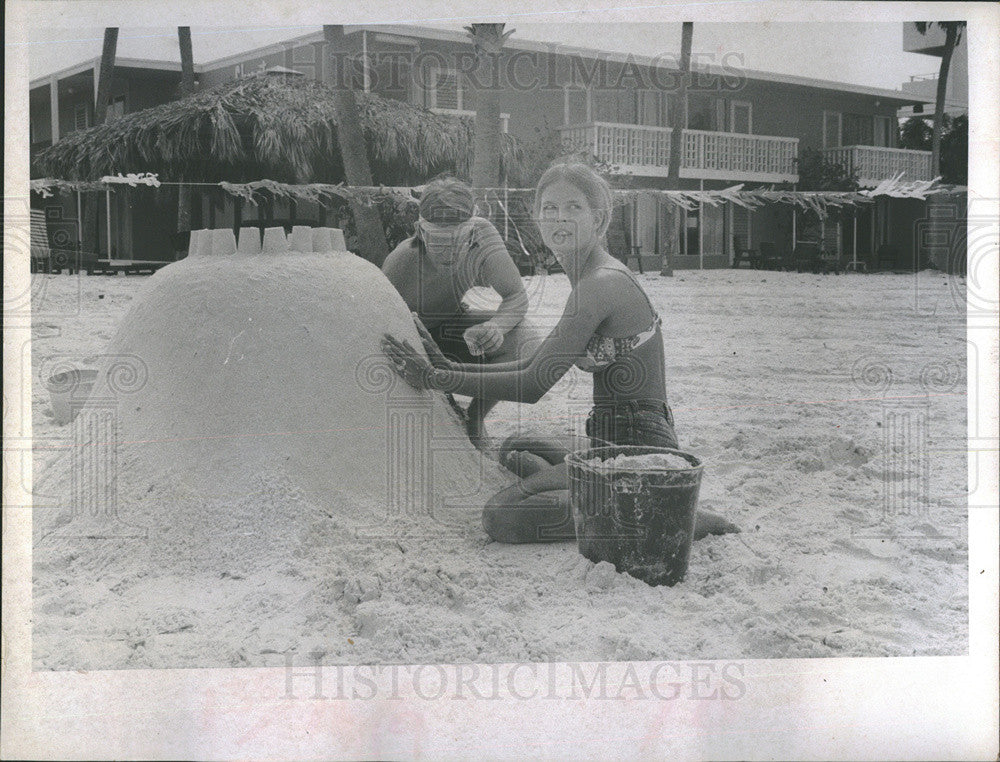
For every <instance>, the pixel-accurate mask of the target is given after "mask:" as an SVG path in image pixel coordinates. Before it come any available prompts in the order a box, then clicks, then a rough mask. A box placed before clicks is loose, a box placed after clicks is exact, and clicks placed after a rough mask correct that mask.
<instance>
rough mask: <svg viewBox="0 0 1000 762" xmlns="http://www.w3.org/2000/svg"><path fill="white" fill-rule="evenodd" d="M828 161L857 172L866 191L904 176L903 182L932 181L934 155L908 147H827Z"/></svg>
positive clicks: (859, 180)
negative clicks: (883, 182)
mask: <svg viewBox="0 0 1000 762" xmlns="http://www.w3.org/2000/svg"><path fill="white" fill-rule="evenodd" d="M823 153H824V155H825V156H826V159H827V161H832V162H835V163H837V164H840V165H841V166H843V167H844V168H845V169H846V170H847V171H848V172H853V173H856V174H857V176H858V183H859V184H860V185H861V187H862V188H874V187H875V186H876V185H878V184H879V183H880V182H882V181H883V180H888V179H889V178H892V177H895V176H896V175H898V174H899V173H900V172H902V173H903V180H906V181H908V182H913V181H916V180H931V179H933V177H934V175H933V173H932V172H931V152H930V151H911V150H909V149H906V148H882V147H880V146H844V147H843V148H827V149H826V150H825V151H824V152H823Z"/></svg>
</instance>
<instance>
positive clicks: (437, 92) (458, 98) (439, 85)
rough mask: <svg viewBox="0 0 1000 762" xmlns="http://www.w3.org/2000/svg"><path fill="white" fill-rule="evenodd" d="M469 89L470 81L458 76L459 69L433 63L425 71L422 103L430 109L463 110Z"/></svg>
mask: <svg viewBox="0 0 1000 762" xmlns="http://www.w3.org/2000/svg"><path fill="white" fill-rule="evenodd" d="M467 89H468V83H467V82H465V81H464V79H463V78H460V77H459V76H458V71H456V70H455V69H442V68H440V67H438V66H437V65H436V64H431V65H430V66H429V67H428V68H427V70H426V71H425V73H424V88H423V104H422V105H423V106H424V108H429V109H442V110H446V111H462V110H463V108H462V107H463V105H464V103H463V96H465V95H467V93H466V92H465V91H466V90H467Z"/></svg>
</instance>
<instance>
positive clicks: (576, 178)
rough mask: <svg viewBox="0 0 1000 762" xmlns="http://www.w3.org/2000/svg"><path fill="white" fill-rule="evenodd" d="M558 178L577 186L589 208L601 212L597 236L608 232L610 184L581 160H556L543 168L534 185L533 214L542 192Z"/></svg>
mask: <svg viewBox="0 0 1000 762" xmlns="http://www.w3.org/2000/svg"><path fill="white" fill-rule="evenodd" d="M560 180H565V181H566V182H568V183H569V184H570V185H573V186H574V187H576V188H579V189H580V191H581V192H582V193H583V195H584V197H585V198H586V199H587V203H588V204H590V208H591V209H592V210H593V211H594V212H596V213H599V214H601V217H602V219H601V224H600V226H599V227H598V230H597V235H598V237H600V236H603V235H604V234H605V233H606V232H608V226H609V225H610V224H611V207H612V204H613V200H612V196H611V186H610V185H608V181H607V180H605V179H604V178H603V177H601V176H600V175H599V174H597V172H595V171H594V168H593V167H591V166H589V165H588V164H584V163H583V162H581V161H556V162H554V163H553V164H551V165H550V166H549V168H548V169H546V170H545V173H544V174H543V175H542V177H541V179H539V181H538V185H537V186H536V187H535V216H536V217H537V216H538V214H539V212H540V211H541V210H540V209H539V205H540V204H541V200H542V193H543V192H544V191H545V189H546V188H548V187H549V186H550V185H553V184H555V183H557V182H559V181H560Z"/></svg>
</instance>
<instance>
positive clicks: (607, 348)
mask: <svg viewBox="0 0 1000 762" xmlns="http://www.w3.org/2000/svg"><path fill="white" fill-rule="evenodd" d="M600 269H607V270H619V268H617V267H604V268H600ZM619 271H620V272H623V273H625V274H626V275H628V277H629V278H630V279H631V281H632V283H634V284H635V287H636V288H637V289H639V291H640V292H641V293H642V295H643V296H645V297H646V303H647V304H648V305H649V309H650V311H651V312H652V313H653V315H654V318H653V323H652V325H650V326H649V328H647V329H646V330H645V331H640V332H639V333H637V334H635V335H633V336H619V337H614V336H601V335H600V334H596V333H595V334H594V335H593V336H591V337H590V341H588V342H587V349H586V354H585V355H584V356H583V357H581V358H580V359H579V360H577V361H576V367H578V368H579V369H580V370H582V371H586V372H587V373H596V372H597V371H599V370H602V369H604V368H606V367H608V366H609V365H611V363H613V362H615V361H616V360H621V359H622V358H624V357H626V356H628V355H629V354H630V353H631V352H633V351H634V350H635V349H636V348H638V347H641V346H642V345H643V344H645V343H646V342H647V341H649V340H650V339H651V338H653V336H655V335H656V329H657V328H659V327H660V323H661V320H660V316H659V314H658V313H657V312H656V308H655V307H653V303H652V302H651V301H650V300H649V296H648V295H647V294H646V292H645V291H644V290H643V288H642V286H640V285H639V283H638V282H637V281H636V280H635V277H634V276H633V275H632V273H631V272H630V271H627V270H619Z"/></svg>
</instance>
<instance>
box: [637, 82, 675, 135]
mask: <svg viewBox="0 0 1000 762" xmlns="http://www.w3.org/2000/svg"><path fill="white" fill-rule="evenodd" d="M636 99H637V101H638V108H637V109H636V110H637V112H638V117H639V118H638V119H636V123H637V124H643V125H646V126H648V127H669V126H670V120H669V113H668V107H667V100H668V97H667V93H665V92H663V91H662V90H639V91H638V92H636Z"/></svg>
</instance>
